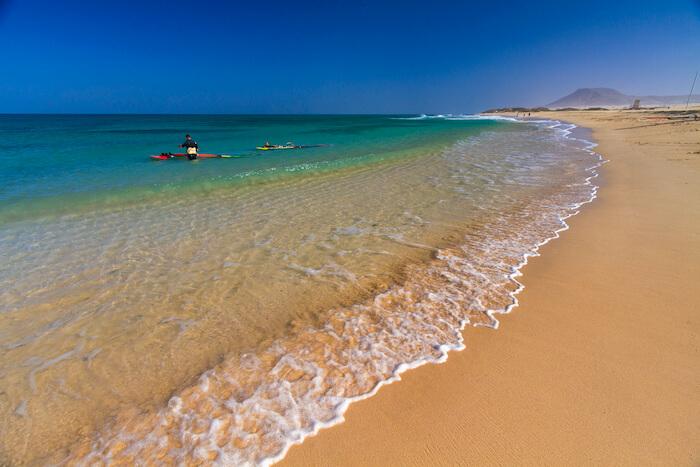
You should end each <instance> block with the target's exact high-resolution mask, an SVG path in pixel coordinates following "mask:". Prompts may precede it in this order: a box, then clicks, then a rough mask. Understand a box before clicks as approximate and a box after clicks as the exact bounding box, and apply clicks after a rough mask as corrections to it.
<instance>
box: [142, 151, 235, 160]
mask: <svg viewBox="0 0 700 467" xmlns="http://www.w3.org/2000/svg"><path fill="white" fill-rule="evenodd" d="M176 157H187V154H184V153H177V154H158V155H156V156H151V159H153V160H154V161H167V160H168V159H173V158H176ZM222 157H224V156H223V155H222V154H197V159H220V158H222Z"/></svg>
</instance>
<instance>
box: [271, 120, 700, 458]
mask: <svg viewBox="0 0 700 467" xmlns="http://www.w3.org/2000/svg"><path fill="white" fill-rule="evenodd" d="M667 116H668V114H664V113H663V112H659V111H619V110H616V111H586V112H552V113H538V114H536V115H535V114H533V117H538V118H540V117H546V118H555V119H564V120H567V121H571V122H574V123H577V124H579V125H581V126H585V127H588V128H591V129H592V130H593V136H594V138H595V139H596V140H597V141H598V142H599V143H600V146H599V147H598V151H599V152H600V153H602V154H603V155H604V156H605V157H606V158H607V159H609V160H610V163H609V164H607V165H606V166H604V168H603V169H602V177H601V178H600V179H599V182H600V184H601V185H602V188H601V190H600V192H599V198H598V200H596V201H595V202H594V203H593V204H591V205H588V206H587V207H585V209H584V210H583V212H582V213H581V214H580V215H578V216H576V217H574V218H572V219H569V224H570V226H571V230H569V231H566V232H564V233H563V234H562V238H561V239H560V240H557V241H554V242H552V243H549V244H548V245H546V246H544V247H543V248H542V249H541V253H542V256H541V257H539V258H536V259H534V260H532V261H531V262H530V264H529V265H528V266H526V267H525V268H524V270H523V272H524V274H525V275H524V278H523V279H522V282H523V283H524V284H525V286H526V289H525V291H524V292H523V293H522V294H521V295H520V296H519V299H520V303H521V306H520V307H519V308H516V310H515V311H514V312H513V313H512V314H511V315H510V316H506V317H503V319H502V320H501V321H502V322H501V328H500V329H499V330H498V331H493V330H491V329H485V328H470V329H467V330H466V331H465V340H466V345H467V349H466V350H465V351H463V352H459V353H453V354H451V355H450V358H449V361H448V362H447V363H446V364H444V365H428V366H424V367H421V368H419V369H417V370H414V371H411V372H408V373H406V374H405V375H404V376H403V378H402V379H403V381H402V382H400V383H397V384H393V385H390V386H389V387H386V388H383V389H382V390H381V391H379V393H378V394H377V395H376V396H374V397H372V398H370V399H367V400H365V401H362V402H358V403H356V404H353V405H352V406H351V407H350V409H349V410H348V412H347V413H346V416H345V418H346V422H345V423H343V424H341V425H339V426H337V427H334V428H331V429H328V430H323V431H321V433H320V434H319V435H318V436H316V437H313V438H310V439H307V440H306V441H305V442H304V443H303V444H302V445H301V446H298V447H294V448H292V449H291V450H290V452H289V454H288V456H287V457H286V459H285V460H284V461H283V464H286V465H305V466H308V465H348V464H354V465H358V464H362V465H406V464H411V465H436V464H437V465H454V464H479V465H481V464H538V465H541V464H546V465H553V464H556V465H561V464H605V465H640V464H641V465H650V464H653V465H660V464H661V465H698V463H700V423H699V422H698V420H699V419H700V317H699V316H698V315H699V313H700V299H698V292H699V291H700V290H699V289H700V286H699V285H698V284H699V283H700V281H699V280H698V275H699V273H700V121H694V122H693V121H689V122H680V121H677V120H669V119H667Z"/></svg>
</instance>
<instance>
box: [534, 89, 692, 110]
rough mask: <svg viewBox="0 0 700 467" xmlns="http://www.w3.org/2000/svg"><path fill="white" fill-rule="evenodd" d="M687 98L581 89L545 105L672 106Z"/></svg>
mask: <svg viewBox="0 0 700 467" xmlns="http://www.w3.org/2000/svg"><path fill="white" fill-rule="evenodd" d="M687 98H688V96H628V95H626V94H622V93H621V92H620V91H617V90H615V89H610V88H581V89H577V90H576V91H574V92H572V93H571V94H569V95H568V96H564V97H562V98H561V99H558V100H556V101H554V102H552V103H550V104H547V107H549V108H555V109H556V108H562V107H584V108H585V107H609V106H624V107H629V106H631V105H632V103H633V102H634V100H635V99H639V100H640V103H641V105H642V106H648V105H672V104H685V101H686V99H687ZM690 102H693V103H698V102H700V96H692V97H691V99H690Z"/></svg>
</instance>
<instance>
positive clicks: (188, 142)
mask: <svg viewBox="0 0 700 467" xmlns="http://www.w3.org/2000/svg"><path fill="white" fill-rule="evenodd" d="M180 147H181V148H185V152H186V153H187V158H188V159H189V160H191V161H193V160H195V159H196V158H197V150H198V149H199V145H198V144H197V142H196V141H195V140H193V139H192V137H191V136H190V135H185V142H184V143H182V144H181V145H180Z"/></svg>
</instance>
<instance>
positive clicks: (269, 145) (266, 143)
mask: <svg viewBox="0 0 700 467" xmlns="http://www.w3.org/2000/svg"><path fill="white" fill-rule="evenodd" d="M263 147H264V148H276V147H277V145H275V144H270V142H269V141H265V144H263Z"/></svg>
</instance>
